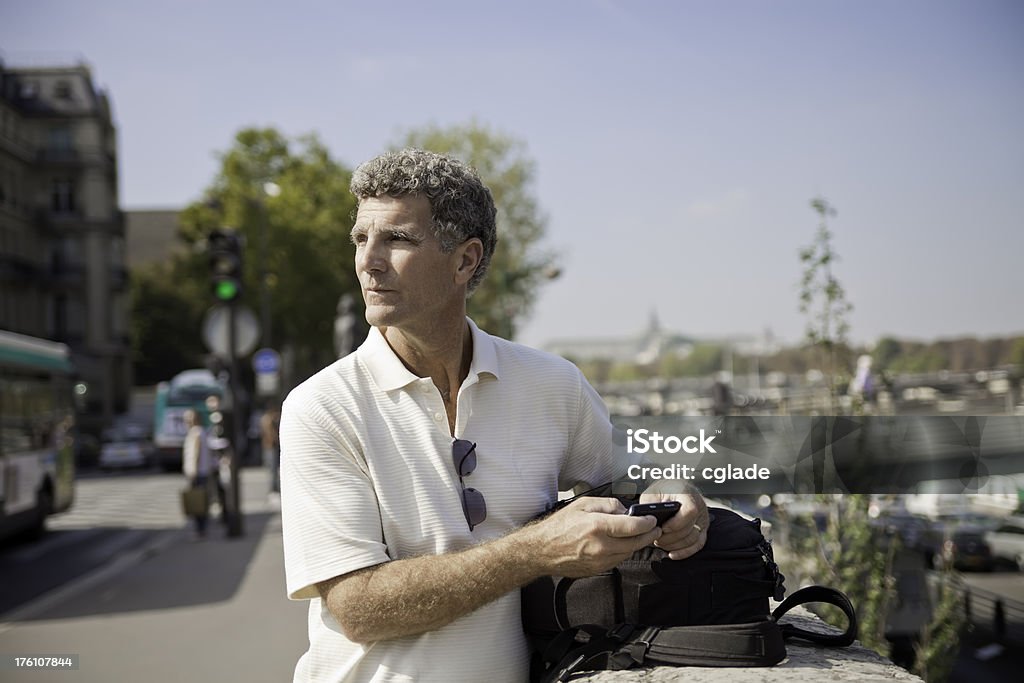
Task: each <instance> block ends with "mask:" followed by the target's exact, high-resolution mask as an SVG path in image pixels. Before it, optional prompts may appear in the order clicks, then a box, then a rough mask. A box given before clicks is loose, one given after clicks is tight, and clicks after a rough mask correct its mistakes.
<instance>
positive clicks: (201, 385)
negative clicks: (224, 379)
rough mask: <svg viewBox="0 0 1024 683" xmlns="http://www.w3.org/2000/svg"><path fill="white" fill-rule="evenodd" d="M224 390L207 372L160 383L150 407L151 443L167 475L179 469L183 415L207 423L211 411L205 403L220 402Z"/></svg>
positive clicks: (190, 372)
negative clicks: (212, 399)
mask: <svg viewBox="0 0 1024 683" xmlns="http://www.w3.org/2000/svg"><path fill="white" fill-rule="evenodd" d="M223 394H224V390H223V388H222V387H221V385H220V384H219V383H218V382H217V379H216V378H215V377H214V376H213V373H212V372H210V371H209V370H203V369H199V368H197V369H193V370H185V371H183V372H179V373H178V374H177V375H175V376H174V378H173V379H172V380H171V381H170V382H160V384H158V385H157V388H156V403H155V404H154V407H153V443H154V445H155V446H156V450H157V458H158V460H159V462H160V466H161V467H162V468H163V469H164V470H167V471H171V470H177V469H181V447H182V445H183V444H184V443H185V432H186V431H188V430H187V428H186V427H185V411H186V410H189V409H191V410H194V411H196V413H198V415H199V418H200V420H201V422H202V424H206V423H207V419H208V417H209V414H210V410H209V408H208V407H207V405H206V399H207V398H209V397H210V396H216V397H217V398H218V399H221V398H223Z"/></svg>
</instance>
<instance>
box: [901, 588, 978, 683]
mask: <svg viewBox="0 0 1024 683" xmlns="http://www.w3.org/2000/svg"><path fill="white" fill-rule="evenodd" d="M966 626H967V615H966V613H965V612H964V596H963V583H962V581H960V580H959V577H958V575H957V574H956V572H955V571H954V570H953V569H950V568H947V569H945V570H943V571H942V572H941V573H940V574H939V576H938V579H937V584H936V591H935V608H934V609H933V610H932V619H931V622H930V623H929V624H928V625H927V626H926V627H925V628H924V630H923V631H922V633H921V640H920V642H918V643H917V645H916V647H915V648H914V651H915V655H916V659H915V661H914V673H916V674H917V675H918V676H920V677H921V678H923V679H924V680H926V681H928V683H944V682H945V681H947V680H949V675H950V674H951V673H952V672H953V665H954V664H955V663H956V657H957V654H958V653H959V651H960V634H961V633H962V632H963V630H964V628H965V627H966Z"/></svg>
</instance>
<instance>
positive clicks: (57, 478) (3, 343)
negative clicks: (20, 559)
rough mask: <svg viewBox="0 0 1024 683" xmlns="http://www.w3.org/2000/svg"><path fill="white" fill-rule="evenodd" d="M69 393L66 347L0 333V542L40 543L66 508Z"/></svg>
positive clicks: (70, 481)
mask: <svg viewBox="0 0 1024 683" xmlns="http://www.w3.org/2000/svg"><path fill="white" fill-rule="evenodd" d="M74 386H75V376H74V368H73V366H72V364H71V359H70V353H69V351H68V347H67V346H65V345H64V344H58V343H55V342H52V341H47V340H45V339H36V338H35V337H28V336H25V335H21V334H15V333H13V332H5V331H2V330H0V538H6V537H10V536H15V535H18V534H24V535H27V536H38V535H40V534H41V533H42V532H43V531H45V529H46V518H47V517H48V516H49V515H51V514H54V513H57V512H63V511H64V510H67V509H68V508H69V507H71V503H72V501H73V499H74V495H75V489H74V482H75V434H76V426H75V401H74Z"/></svg>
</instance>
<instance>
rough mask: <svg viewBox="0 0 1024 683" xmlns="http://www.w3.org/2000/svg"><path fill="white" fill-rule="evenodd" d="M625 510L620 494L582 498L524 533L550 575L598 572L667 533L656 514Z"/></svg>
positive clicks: (578, 574) (588, 574) (533, 525)
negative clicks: (632, 513) (639, 514)
mask: <svg viewBox="0 0 1024 683" xmlns="http://www.w3.org/2000/svg"><path fill="white" fill-rule="evenodd" d="M625 511H626V509H625V508H624V507H622V503H620V502H619V501H618V500H616V499H614V498H591V497H587V498H580V499H579V500H576V501H573V502H572V503H570V504H569V505H567V506H565V507H564V508H563V509H561V510H559V511H558V512H556V513H555V514H553V515H551V516H549V517H546V518H544V519H543V520H541V521H539V522H536V523H534V524H531V525H529V526H528V527H525V528H524V529H523V531H524V532H527V533H528V534H529V535H530V541H531V543H532V544H533V546H532V547H535V548H536V553H537V558H536V559H537V561H538V562H540V563H542V564H543V566H544V567H546V570H545V571H544V572H543V573H544V574H554V575H556V576H568V577H572V578H578V577H582V576H593V575H595V574H600V573H601V572H603V571H606V570H608V569H611V568H612V567H614V566H615V565H617V564H618V563H619V562H622V561H623V560H625V559H626V558H627V557H629V556H630V555H632V554H633V553H634V552H635V551H637V550H639V549H640V548H643V547H645V546H648V545H650V544H651V543H654V542H655V541H656V540H658V539H659V538H660V537H662V529H661V528H659V527H658V526H657V525H656V520H655V519H654V518H653V517H649V516H646V517H628V516H626V515H625V514H623V513H624V512H625ZM705 515H706V513H705ZM677 516H678V515H677ZM694 552H696V551H694Z"/></svg>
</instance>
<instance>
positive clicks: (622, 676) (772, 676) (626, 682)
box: [572, 607, 923, 683]
mask: <svg viewBox="0 0 1024 683" xmlns="http://www.w3.org/2000/svg"><path fill="white" fill-rule="evenodd" d="M783 621H787V622H788V621H791V622H793V623H796V624H799V625H800V626H801V627H802V628H806V629H807V630H815V631H820V630H823V629H829V628H830V627H829V626H827V625H825V624H823V623H822V622H821V620H820V619H818V618H817V617H815V616H814V615H813V614H811V613H810V612H808V611H807V610H805V609H803V608H802V607H796V608H794V609H793V610H791V611H790V612H789V613H788V614H787V615H786V616H785V617H784V618H783ZM786 652H787V655H788V656H787V657H786V659H784V660H783V661H782V662H781V663H780V664H777V665H776V666H773V667H736V668H722V667H706V666H683V667H676V666H658V667H653V668H643V669H629V670H627V671H595V672H593V673H590V674H585V675H579V676H576V677H574V678H573V679H572V680H573V681H587V682H588V683H635V682H639V681H642V682H643V683H659V682H661V681H686V683H746V682H748V681H750V682H753V681H758V682H759V683H760V682H762V681H763V682H765V683H794V681H838V682H840V683H842V682H843V681H851V682H854V681H857V682H858V683H859V682H861V681H869V682H870V681H904V682H906V683H923V682H922V681H921V679H920V678H918V677H917V676H915V675H914V674H912V673H910V672H909V671H907V670H906V669H901V668H900V667H898V666H896V665H895V664H893V663H892V662H890V661H889V660H888V659H886V658H885V657H882V656H881V655H879V654H878V653H877V652H875V651H874V650H869V649H868V648H866V647H863V646H862V645H861V644H860V641H857V642H855V643H854V644H853V645H851V646H850V647H819V646H817V645H813V644H811V643H808V642H806V641H803V640H790V641H787V642H786Z"/></svg>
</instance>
